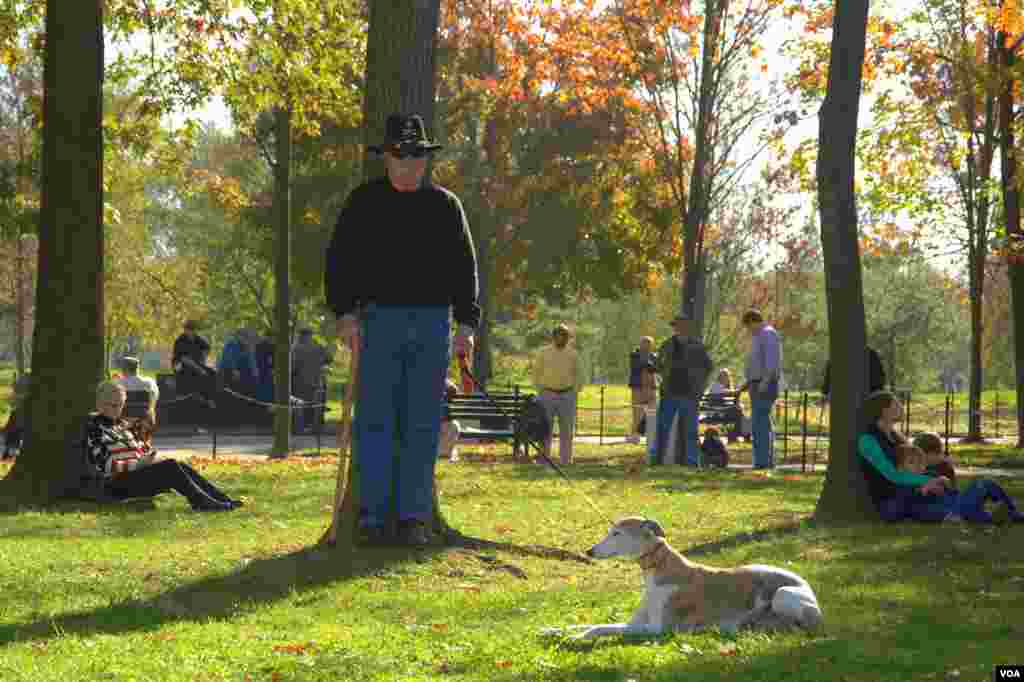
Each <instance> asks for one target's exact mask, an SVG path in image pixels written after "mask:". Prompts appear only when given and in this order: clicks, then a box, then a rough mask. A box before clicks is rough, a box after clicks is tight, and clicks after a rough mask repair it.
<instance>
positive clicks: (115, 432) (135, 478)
mask: <svg viewBox="0 0 1024 682" xmlns="http://www.w3.org/2000/svg"><path fill="white" fill-rule="evenodd" d="M125 400H126V394H125V390H124V387H122V386H121V385H119V384H116V383H114V382H112V381H108V382H105V383H102V384H100V385H99V388H97V389H96V410H97V411H96V412H94V413H93V414H90V415H89V422H88V425H87V426H86V430H85V432H86V437H85V466H86V470H87V472H88V474H89V475H90V476H91V477H92V478H94V479H100V480H102V481H103V491H104V493H106V494H107V495H109V496H110V497H113V498H115V499H127V498H130V497H151V496H153V495H156V494H158V493H162V492H166V491H168V490H175V491H177V492H178V493H180V494H182V495H184V496H185V499H187V500H188V502H189V504H190V505H192V509H194V510H196V511H230V510H232V509H236V508H238V507H241V506H242V503H241V502H239V501H238V500H232V499H231V498H230V497H228V496H227V495H225V494H224V493H223V492H221V491H220V490H219V489H218V488H217V487H216V486H215V485H213V484H212V483H210V482H209V481H207V480H206V479H205V478H203V477H202V476H201V475H200V474H199V472H197V471H196V470H195V469H193V468H192V467H190V466H189V465H188V464H184V463H182V462H179V461H177V460H174V459H161V460H159V461H157V460H156V451H155V450H153V449H152V448H151V447H149V446H148V445H145V444H143V443H140V442H139V441H138V440H137V439H136V438H135V435H134V434H133V433H132V432H131V431H130V430H129V428H128V424H127V423H126V422H124V421H123V420H122V419H121V412H122V411H123V410H124V403H125Z"/></svg>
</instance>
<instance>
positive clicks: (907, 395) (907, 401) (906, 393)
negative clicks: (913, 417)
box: [903, 391, 910, 438]
mask: <svg viewBox="0 0 1024 682" xmlns="http://www.w3.org/2000/svg"><path fill="white" fill-rule="evenodd" d="M903 395H904V396H905V399H904V401H903V404H904V405H906V406H907V409H906V413H905V414H904V416H905V417H906V427H905V428H904V429H903V433H905V434H906V435H907V437H908V438H909V437H910V391H904V392H903Z"/></svg>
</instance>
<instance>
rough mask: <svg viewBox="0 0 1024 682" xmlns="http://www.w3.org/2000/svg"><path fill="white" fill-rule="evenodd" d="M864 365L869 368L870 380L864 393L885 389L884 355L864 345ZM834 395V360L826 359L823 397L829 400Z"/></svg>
mask: <svg viewBox="0 0 1024 682" xmlns="http://www.w3.org/2000/svg"><path fill="white" fill-rule="evenodd" d="M864 366H865V367H866V368H867V372H868V381H867V386H866V388H867V390H866V391H865V392H864V395H870V394H872V393H874V392H875V391H881V390H884V389H885V380H886V376H885V367H883V366H882V356H880V355H879V354H878V351H876V350H875V349H874V348H872V347H871V346H865V347H864ZM831 397H832V361H831V360H826V361H825V378H824V380H823V381H822V384H821V399H822V401H823V402H826V403H827V402H828V401H829V399H830V398H831Z"/></svg>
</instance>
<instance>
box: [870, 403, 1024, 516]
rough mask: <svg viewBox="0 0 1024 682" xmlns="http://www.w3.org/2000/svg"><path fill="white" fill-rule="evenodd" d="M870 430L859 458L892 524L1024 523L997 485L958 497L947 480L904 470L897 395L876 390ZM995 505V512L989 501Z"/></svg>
mask: <svg viewBox="0 0 1024 682" xmlns="http://www.w3.org/2000/svg"><path fill="white" fill-rule="evenodd" d="M864 418H865V424H866V426H865V428H864V430H863V431H862V432H861V435H860V437H859V438H858V439H857V454H858V455H860V458H861V463H862V464H863V470H864V476H865V478H866V479H867V482H868V489H869V491H870V493H871V498H872V499H873V500H874V502H875V506H876V507H877V508H878V511H879V513H880V514H881V516H882V518H883V519H884V520H886V521H902V520H904V519H912V520H916V521H972V522H975V523H1002V522H1005V521H1017V522H1021V521H1024V514H1022V513H1021V512H1020V511H1018V510H1017V506H1016V505H1015V504H1014V502H1013V500H1012V499H1011V498H1010V496H1009V495H1007V494H1006V492H1005V491H1004V490H1003V489H1002V488H1001V487H1000V486H999V485H997V484H996V483H995V482H994V481H990V480H987V479H982V480H976V481H974V482H972V483H971V484H970V485H969V486H968V487H967V489H966V490H964V491H963V492H957V491H956V489H955V488H954V487H953V483H952V481H950V479H949V478H948V477H946V476H930V475H927V474H918V473H914V472H911V471H901V470H900V469H899V468H898V467H897V466H896V463H897V461H899V458H900V453H899V450H900V449H901V447H903V446H906V439H904V438H903V436H901V435H899V434H898V433H897V432H896V424H898V423H899V422H900V420H901V419H902V418H903V406H902V405H901V404H900V401H899V400H897V399H896V396H894V395H893V394H892V393H888V392H886V391H876V392H874V393H872V394H871V395H869V396H868V398H867V401H866V403H865V404H864ZM989 501H990V502H994V503H995V505H994V506H993V508H992V511H991V512H989V511H986V510H985V503H986V502H989Z"/></svg>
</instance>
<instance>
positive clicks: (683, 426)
mask: <svg viewBox="0 0 1024 682" xmlns="http://www.w3.org/2000/svg"><path fill="white" fill-rule="evenodd" d="M655 364H656V366H657V369H658V374H660V375H661V400H660V401H659V403H658V429H657V439H658V440H657V443H656V444H655V448H656V449H655V456H654V464H664V463H665V450H666V449H667V446H668V437H669V434H670V433H671V431H672V420H673V419H675V418H676V415H678V416H679V435H680V438H679V441H680V442H682V443H684V447H685V448H686V451H685V457H683V458H678V459H677V461H678V460H679V459H681V460H682V461H685V462H686V463H687V464H688V465H690V466H694V467H696V466H700V463H701V462H700V460H701V449H700V443H699V442H698V441H697V425H698V424H697V404H698V402H699V401H700V397H701V395H703V394H704V388H705V387H706V386H707V383H708V378H709V377H710V376H711V356H710V355H708V351H707V348H705V347H704V342H703V341H701V340H700V338H698V337H697V336H696V334H694V333H693V321H692V320H691V319H690V318H688V317H683V316H682V315H676V317H674V318H673V319H672V336H670V337H669V338H668V339H666V340H665V342H664V343H662V344H661V348H659V349H658V357H657V360H656V362H655Z"/></svg>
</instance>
